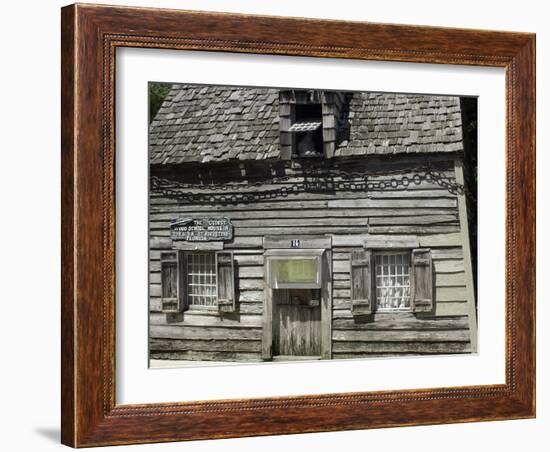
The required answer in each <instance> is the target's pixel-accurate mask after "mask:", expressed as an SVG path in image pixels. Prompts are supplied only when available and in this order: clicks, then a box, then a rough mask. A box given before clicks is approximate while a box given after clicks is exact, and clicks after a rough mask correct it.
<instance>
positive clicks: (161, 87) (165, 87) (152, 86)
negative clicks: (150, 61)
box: [149, 82, 172, 124]
mask: <svg viewBox="0 0 550 452" xmlns="http://www.w3.org/2000/svg"><path fill="white" fill-rule="evenodd" d="M171 87H172V84H171V83H160V82H149V124H151V122H152V121H153V119H155V115H156V114H157V112H158V111H159V109H160V106H161V105H162V101H163V100H164V98H165V97H166V95H167V94H168V92H169V91H170V88H171Z"/></svg>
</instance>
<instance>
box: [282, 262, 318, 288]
mask: <svg viewBox="0 0 550 452" xmlns="http://www.w3.org/2000/svg"><path fill="white" fill-rule="evenodd" d="M317 267H318V261H317V259H275V260H274V261H273V272H274V273H273V276H274V278H275V279H276V280H277V281H278V282H279V283H292V284H299V283H316V282H317V270H318V268H317Z"/></svg>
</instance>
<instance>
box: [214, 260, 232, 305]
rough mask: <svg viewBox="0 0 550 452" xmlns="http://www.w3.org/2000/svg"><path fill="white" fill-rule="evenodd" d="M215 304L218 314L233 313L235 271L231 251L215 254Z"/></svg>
mask: <svg viewBox="0 0 550 452" xmlns="http://www.w3.org/2000/svg"><path fill="white" fill-rule="evenodd" d="M216 271H217V276H218V277H217V281H216V285H217V302H218V308H219V309H220V312H225V313H227V312H234V311H235V302H236V300H235V271H234V262H233V251H218V252H216Z"/></svg>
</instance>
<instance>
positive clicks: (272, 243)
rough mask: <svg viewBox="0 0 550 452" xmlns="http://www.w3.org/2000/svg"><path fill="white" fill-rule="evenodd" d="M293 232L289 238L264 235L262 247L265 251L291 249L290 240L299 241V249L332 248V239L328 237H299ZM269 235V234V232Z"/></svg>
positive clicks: (297, 233)
mask: <svg viewBox="0 0 550 452" xmlns="http://www.w3.org/2000/svg"><path fill="white" fill-rule="evenodd" d="M293 230H294V231H295V232H293V233H291V236H289V237H281V236H280V235H273V236H270V235H266V236H265V237H264V240H263V246H264V248H265V249H269V248H279V249H286V248H292V245H291V240H299V241H300V248H303V249H308V248H314V249H321V248H330V247H331V246H332V237H330V236H311V235H309V236H308V235H306V236H300V235H299V234H300V233H299V232H297V231H296V228H293ZM277 232H279V231H277ZM270 233H271V232H270ZM306 233H310V234H312V233H313V232H310V231H306Z"/></svg>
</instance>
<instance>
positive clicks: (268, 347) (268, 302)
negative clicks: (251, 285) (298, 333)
mask: <svg viewBox="0 0 550 452" xmlns="http://www.w3.org/2000/svg"><path fill="white" fill-rule="evenodd" d="M261 327H262V354H261V356H262V358H263V359H271V357H272V356H273V290H272V289H271V288H270V287H267V285H266V286H265V287H264V306H263V315H262V323H261Z"/></svg>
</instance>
